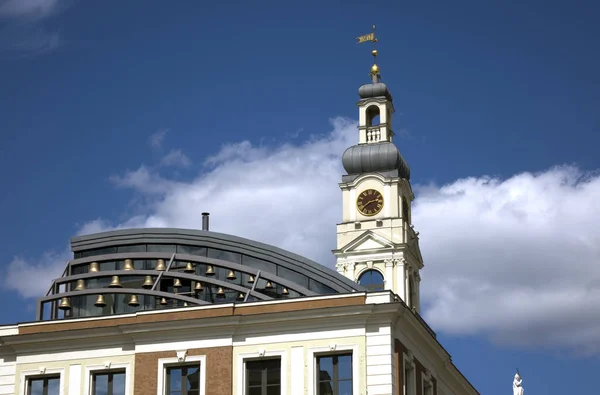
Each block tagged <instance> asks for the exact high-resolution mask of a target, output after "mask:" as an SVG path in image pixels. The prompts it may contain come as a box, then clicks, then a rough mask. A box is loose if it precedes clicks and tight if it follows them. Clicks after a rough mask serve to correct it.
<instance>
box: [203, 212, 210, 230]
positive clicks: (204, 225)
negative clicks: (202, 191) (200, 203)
mask: <svg viewBox="0 0 600 395" xmlns="http://www.w3.org/2000/svg"><path fill="white" fill-rule="evenodd" d="M209 215H210V214H209V213H202V230H208V216H209Z"/></svg>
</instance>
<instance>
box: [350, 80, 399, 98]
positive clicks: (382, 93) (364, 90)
mask: <svg viewBox="0 0 600 395" xmlns="http://www.w3.org/2000/svg"><path fill="white" fill-rule="evenodd" d="M358 95H359V96H360V98H361V99H368V98H371V97H385V98H386V99H388V100H389V101H392V94H391V93H390V90H389V89H388V87H387V85H386V84H384V83H383V82H377V83H375V84H365V85H362V86H361V87H360V88H358Z"/></svg>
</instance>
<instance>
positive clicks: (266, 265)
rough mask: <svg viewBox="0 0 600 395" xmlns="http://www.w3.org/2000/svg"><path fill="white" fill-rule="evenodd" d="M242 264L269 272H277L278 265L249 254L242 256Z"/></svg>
mask: <svg viewBox="0 0 600 395" xmlns="http://www.w3.org/2000/svg"><path fill="white" fill-rule="evenodd" d="M242 265H245V266H250V267H253V268H255V269H258V270H262V271H265V272H268V273H272V274H277V265H275V264H274V263H272V262H267V261H264V260H262V259H258V258H254V257H251V256H248V255H244V256H242Z"/></svg>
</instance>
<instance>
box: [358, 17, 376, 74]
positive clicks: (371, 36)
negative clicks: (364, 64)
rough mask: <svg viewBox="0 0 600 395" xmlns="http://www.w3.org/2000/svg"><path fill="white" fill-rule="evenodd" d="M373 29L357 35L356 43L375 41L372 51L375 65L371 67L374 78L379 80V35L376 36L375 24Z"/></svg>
mask: <svg viewBox="0 0 600 395" xmlns="http://www.w3.org/2000/svg"><path fill="white" fill-rule="evenodd" d="M372 29H373V31H372V32H371V33H369V34H365V35H363V36H358V37H356V43H357V44H360V43H366V42H369V41H370V42H372V43H373V50H372V51H371V54H372V55H373V66H372V67H371V75H372V76H373V80H374V81H375V80H378V79H379V66H377V63H376V61H377V49H376V44H377V41H379V40H377V37H375V25H373V28H372Z"/></svg>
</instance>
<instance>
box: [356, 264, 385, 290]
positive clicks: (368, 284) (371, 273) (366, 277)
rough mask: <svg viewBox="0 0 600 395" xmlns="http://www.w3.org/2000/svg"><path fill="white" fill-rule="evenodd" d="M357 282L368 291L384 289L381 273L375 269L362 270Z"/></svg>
mask: <svg viewBox="0 0 600 395" xmlns="http://www.w3.org/2000/svg"><path fill="white" fill-rule="evenodd" d="M358 284H359V285H362V286H363V287H365V288H366V289H368V290H369V291H383V290H384V283H383V275H382V274H381V273H380V272H379V271H377V270H375V269H369V270H367V271H365V272H363V273H362V274H361V275H360V277H359V278H358Z"/></svg>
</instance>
